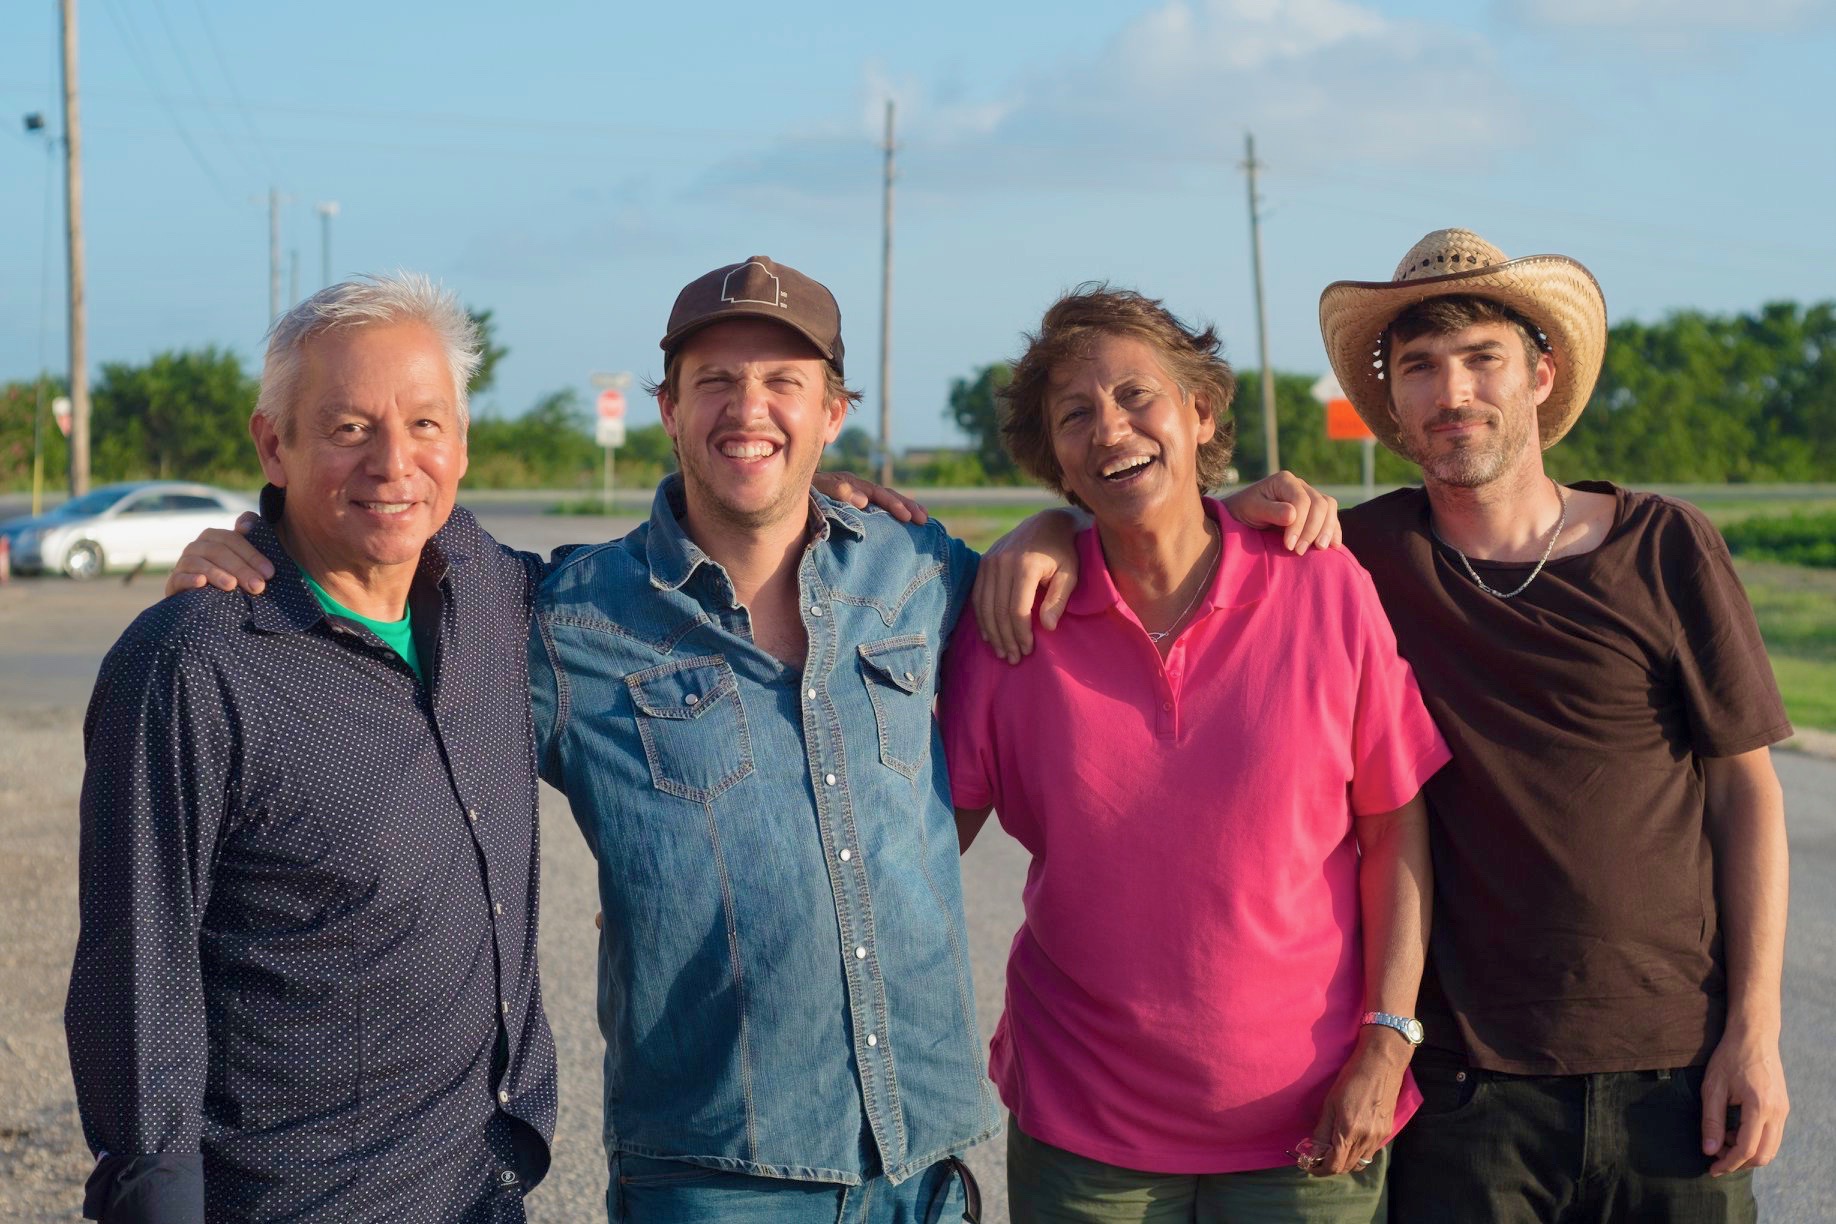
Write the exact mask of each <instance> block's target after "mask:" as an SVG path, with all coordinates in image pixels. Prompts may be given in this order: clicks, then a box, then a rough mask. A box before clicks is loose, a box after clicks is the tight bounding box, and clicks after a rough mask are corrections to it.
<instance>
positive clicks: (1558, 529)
mask: <svg viewBox="0 0 1836 1224" xmlns="http://www.w3.org/2000/svg"><path fill="white" fill-rule="evenodd" d="M1549 483H1550V484H1552V485H1555V494H1556V501H1557V502H1558V503H1560V504H1561V507H1562V512H1561V513H1560V514H1558V515H1556V521H1555V530H1554V531H1552V532H1550V533H1549V543H1547V544H1545V545H1544V546H1543V555H1542V556H1540V557H1538V558H1537V559H1536V568H1535V569H1533V570H1531V571H1530V576H1529V577H1528V578H1526V579H1524V580H1523V582H1521V583H1519V584H1518V587H1517V589H1516V590H1515V591H1500V590H1498V589H1496V588H1494V587H1491V586H1488V585H1487V584H1486V581H1485V579H1483V578H1481V577H1480V576H1479V571H1478V570H1476V569H1474V568H1473V563H1472V562H1471V561H1468V560H1467V559H1466V554H1465V553H1463V552H1461V551H1460V550H1459V549H1457V548H1454V546H1453V545H1452V544H1448V543H1447V540H1446V538H1445V537H1443V536H1442V535H1441V532H1440V529H1439V528H1437V527H1436V526H1435V525H1434V519H1433V517H1432V516H1431V517H1430V518H1429V519H1428V530H1429V531H1432V532H1434V538H1435V539H1437V540H1440V541H1441V543H1442V544H1446V545H1447V547H1448V548H1449V549H1451V550H1452V551H1453V555H1454V556H1456V557H1458V558H1460V564H1461V565H1464V566H1465V567H1466V573H1467V575H1468V576H1469V577H1470V578H1471V579H1472V580H1473V581H1474V582H1476V583H1478V584H1479V589H1480V590H1482V591H1484V592H1485V593H1486V594H1487V595H1495V596H1497V597H1498V598H1499V599H1511V598H1514V597H1516V596H1518V595H1522V594H1523V593H1524V588H1525V587H1527V586H1529V585H1530V584H1531V583H1533V582H1535V581H1536V576H1537V575H1538V574H1540V573H1542V572H1543V566H1545V565H1547V564H1549V554H1550V553H1552V552H1554V551H1555V545H1556V541H1557V540H1559V539H1561V538H1562V528H1563V527H1565V526H1567V525H1568V497H1567V496H1566V495H1565V494H1564V493H1563V492H1562V486H1561V485H1559V484H1556V482H1555V481H1553V480H1552V481H1550V482H1549Z"/></svg>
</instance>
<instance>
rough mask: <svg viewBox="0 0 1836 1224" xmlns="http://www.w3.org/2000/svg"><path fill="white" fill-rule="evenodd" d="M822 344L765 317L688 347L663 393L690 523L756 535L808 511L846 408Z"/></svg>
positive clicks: (702, 334)
mask: <svg viewBox="0 0 1836 1224" xmlns="http://www.w3.org/2000/svg"><path fill="white" fill-rule="evenodd" d="M827 368H828V367H827V363H826V362H824V361H823V359H822V357H821V356H820V355H819V354H818V353H817V352H816V349H815V346H813V345H812V344H810V342H809V341H807V340H805V339H804V338H803V337H802V336H799V335H798V334H797V333H795V332H793V331H791V330H790V329H789V328H787V327H783V326H780V325H779V324H777V323H772V322H769V321H765V320H757V319H735V320H732V321H730V322H725V323H715V324H713V325H711V326H709V327H705V328H703V329H702V330H701V331H698V332H696V333H694V334H693V335H692V336H690V337H689V338H688V339H687V340H686V341H684V342H683V345H682V348H681V350H680V351H679V353H678V354H677V361H676V363H675V378H674V379H673V383H674V386H673V388H669V387H666V388H664V390H663V391H662V392H661V393H659V394H658V396H657V405H658V407H659V408H660V409H661V410H662V415H663V427H664V428H665V429H666V430H667V431H668V432H669V436H670V439H671V441H673V442H674V443H675V447H676V460H677V462H678V463H679V464H680V465H681V468H682V480H683V486H684V490H685V492H686V495H687V499H688V508H689V514H690V517H691V519H693V518H696V517H700V516H703V515H706V516H709V517H711V518H713V519H717V520H719V521H721V522H724V523H726V524H728V525H730V526H734V527H738V528H741V529H743V530H748V531H751V530H757V529H759V528H762V527H766V526H770V525H773V524H776V523H780V522H783V521H784V520H785V519H786V518H787V517H790V516H796V517H797V518H798V519H799V520H801V518H802V516H803V515H805V514H806V513H807V509H806V507H807V505H808V502H809V495H810V478H811V477H812V476H814V475H815V474H816V465H817V463H818V462H819V461H820V460H821V458H822V448H823V447H824V446H826V445H827V444H828V443H830V442H833V441H834V440H835V438H836V435H838V434H839V433H841V427H842V421H843V419H844V418H845V417H846V416H847V412H848V401H847V400H846V399H845V398H844V397H842V396H839V395H833V394H831V393H830V390H829V384H828V376H827Z"/></svg>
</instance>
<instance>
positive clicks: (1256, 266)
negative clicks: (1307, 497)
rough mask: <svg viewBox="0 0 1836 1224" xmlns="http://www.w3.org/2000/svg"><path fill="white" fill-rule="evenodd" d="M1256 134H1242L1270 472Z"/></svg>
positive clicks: (1273, 452) (1273, 445) (1272, 443)
mask: <svg viewBox="0 0 1836 1224" xmlns="http://www.w3.org/2000/svg"><path fill="white" fill-rule="evenodd" d="M1259 168H1260V163H1259V162H1257V160H1256V138H1255V137H1254V136H1252V135H1251V134H1249V133H1248V132H1245V133H1244V134H1243V169H1244V170H1245V171H1247V172H1248V174H1249V223H1250V266H1251V269H1252V272H1253V279H1254V280H1255V284H1256V349H1257V360H1259V361H1261V362H1262V373H1261V376H1260V377H1259V378H1258V379H1257V381H1258V382H1260V383H1261V384H1262V441H1263V445H1264V446H1265V447H1266V448H1267V450H1268V456H1269V473H1270V474H1271V475H1272V474H1274V473H1276V472H1279V471H1280V470H1281V443H1280V442H1279V441H1278V440H1277V438H1276V433H1275V371H1274V370H1271V369H1270V368H1269V317H1268V311H1267V309H1266V308H1265V307H1264V306H1263V303H1262V220H1261V216H1260V213H1259V211H1258V210H1259V208H1260V206H1261V202H1260V201H1259V200H1258V199H1257V197H1256V171H1257V170H1258V169H1259Z"/></svg>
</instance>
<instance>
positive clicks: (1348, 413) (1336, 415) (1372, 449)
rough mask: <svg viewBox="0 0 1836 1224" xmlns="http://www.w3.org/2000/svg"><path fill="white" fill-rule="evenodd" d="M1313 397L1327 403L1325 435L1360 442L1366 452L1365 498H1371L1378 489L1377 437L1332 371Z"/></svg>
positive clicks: (1317, 384) (1333, 439)
mask: <svg viewBox="0 0 1836 1224" xmlns="http://www.w3.org/2000/svg"><path fill="white" fill-rule="evenodd" d="M1312 392H1313V398H1314V399H1316V400H1318V401H1319V402H1320V403H1322V404H1324V405H1326V437H1327V438H1328V439H1329V440H1331V441H1335V442H1354V441H1355V442H1357V443H1358V444H1359V445H1360V446H1361V447H1362V448H1363V451H1364V455H1363V460H1364V462H1363V465H1362V466H1363V468H1364V473H1363V475H1364V497H1365V500H1366V501H1369V500H1370V498H1371V495H1372V494H1374V493H1375V492H1376V491H1377V437H1376V435H1375V434H1373V433H1371V429H1370V426H1368V425H1366V424H1365V423H1364V418H1363V417H1361V416H1359V415H1358V410H1357V409H1356V408H1354V407H1352V402H1351V399H1350V397H1349V396H1347V395H1346V394H1345V389H1344V388H1343V387H1341V386H1339V380H1338V379H1337V378H1334V377H1333V376H1332V375H1331V374H1327V375H1325V376H1324V377H1322V378H1321V379H1320V380H1319V381H1318V382H1316V383H1314V384H1313V387H1312Z"/></svg>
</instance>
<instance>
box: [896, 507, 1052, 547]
mask: <svg viewBox="0 0 1836 1224" xmlns="http://www.w3.org/2000/svg"><path fill="white" fill-rule="evenodd" d="M918 500H919V501H923V500H924V498H923V497H922V496H920V497H919V499H918ZM1057 504H1059V503H1056V502H1046V503H1043V504H1037V505H1005V504H998V505H986V506H938V507H936V508H935V509H931V510H930V513H931V517H932V518H934V519H936V520H937V521H938V522H940V523H942V524H943V525H944V526H945V527H947V528H949V530H950V534H951V535H953V536H955V537H956V538H957V539H959V540H961V541H962V542H963V543H965V544H967V545H969V547H971V548H973V549H975V551H977V552H987V551H988V548H989V546H990V545H992V544H993V543H994V542H995V541H996V540H998V539H1000V538H1001V537H1002V536H1004V535H1006V534H1007V533H1008V532H1010V531H1012V530H1013V529H1014V528H1015V527H1018V526H1019V525H1020V522H1021V520H1022V519H1026V518H1029V517H1031V516H1032V515H1034V514H1037V513H1039V511H1040V510H1042V509H1044V508H1046V507H1047V506H1051V505H1057ZM927 509H930V508H929V507H927Z"/></svg>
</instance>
